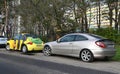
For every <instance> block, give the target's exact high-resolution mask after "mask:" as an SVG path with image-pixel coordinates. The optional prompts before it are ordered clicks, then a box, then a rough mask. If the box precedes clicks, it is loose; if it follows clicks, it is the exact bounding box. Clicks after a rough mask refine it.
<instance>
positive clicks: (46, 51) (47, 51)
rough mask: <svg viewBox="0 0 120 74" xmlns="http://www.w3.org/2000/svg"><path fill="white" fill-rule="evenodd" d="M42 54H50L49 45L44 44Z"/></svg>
mask: <svg viewBox="0 0 120 74" xmlns="http://www.w3.org/2000/svg"><path fill="white" fill-rule="evenodd" d="M43 54H44V55H45V56H51V48H50V47H49V46H45V47H44V49H43Z"/></svg>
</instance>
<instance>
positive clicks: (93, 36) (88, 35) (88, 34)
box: [66, 33, 105, 39]
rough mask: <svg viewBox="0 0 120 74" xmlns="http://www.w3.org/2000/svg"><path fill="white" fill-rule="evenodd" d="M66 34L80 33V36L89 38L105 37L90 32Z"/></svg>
mask: <svg viewBox="0 0 120 74" xmlns="http://www.w3.org/2000/svg"><path fill="white" fill-rule="evenodd" d="M66 35H82V36H85V37H87V38H89V39H105V38H104V37H102V36H99V35H96V34H91V33H70V34H66Z"/></svg>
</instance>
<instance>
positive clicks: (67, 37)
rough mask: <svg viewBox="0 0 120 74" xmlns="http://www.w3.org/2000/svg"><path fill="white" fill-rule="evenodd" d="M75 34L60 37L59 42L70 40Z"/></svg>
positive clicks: (72, 39)
mask: <svg viewBox="0 0 120 74" xmlns="http://www.w3.org/2000/svg"><path fill="white" fill-rule="evenodd" d="M74 39H75V35H68V36H65V37H63V38H61V40H60V42H71V41H74Z"/></svg>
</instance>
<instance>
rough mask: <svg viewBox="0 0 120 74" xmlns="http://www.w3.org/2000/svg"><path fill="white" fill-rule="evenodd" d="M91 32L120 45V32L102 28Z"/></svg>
mask: <svg viewBox="0 0 120 74" xmlns="http://www.w3.org/2000/svg"><path fill="white" fill-rule="evenodd" d="M91 32H92V33H94V34H97V35H101V36H103V37H106V38H109V39H111V40H113V41H115V42H116V43H117V44H120V34H118V31H117V30H114V29H113V28H101V29H96V30H91Z"/></svg>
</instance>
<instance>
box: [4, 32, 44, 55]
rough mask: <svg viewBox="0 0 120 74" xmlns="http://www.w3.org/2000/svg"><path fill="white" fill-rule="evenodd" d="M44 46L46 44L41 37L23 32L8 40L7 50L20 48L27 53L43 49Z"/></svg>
mask: <svg viewBox="0 0 120 74" xmlns="http://www.w3.org/2000/svg"><path fill="white" fill-rule="evenodd" d="M43 47H44V44H43V41H42V40H41V39H40V38H38V37H36V36H35V35H31V34H28V33H22V34H18V35H16V36H14V38H13V39H10V40H8V41H7V46H6V50H19V51H22V52H23V53H27V52H29V51H39V50H42V49H43Z"/></svg>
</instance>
